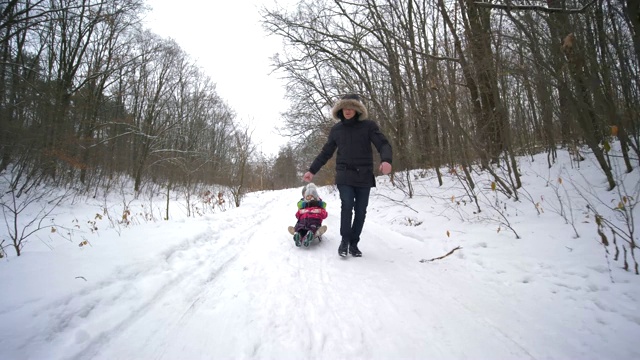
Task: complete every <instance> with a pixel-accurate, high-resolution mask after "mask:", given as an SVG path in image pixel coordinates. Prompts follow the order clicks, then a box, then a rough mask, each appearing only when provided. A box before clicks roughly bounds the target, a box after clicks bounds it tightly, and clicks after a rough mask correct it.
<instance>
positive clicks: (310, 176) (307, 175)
mask: <svg viewBox="0 0 640 360" xmlns="http://www.w3.org/2000/svg"><path fill="white" fill-rule="evenodd" d="M311 180H313V174H312V173H311V171H307V172H306V173H304V176H303V177H302V181H305V182H311Z"/></svg>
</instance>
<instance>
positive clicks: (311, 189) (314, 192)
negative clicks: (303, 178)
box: [302, 183, 320, 200]
mask: <svg viewBox="0 0 640 360" xmlns="http://www.w3.org/2000/svg"><path fill="white" fill-rule="evenodd" d="M308 195H311V196H313V199H314V200H320V196H319V195H318V188H317V187H316V184H314V183H308V184H307V185H306V186H305V187H304V188H302V196H303V197H305V198H306V197H307V196H308Z"/></svg>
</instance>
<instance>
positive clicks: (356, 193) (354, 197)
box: [338, 185, 371, 244]
mask: <svg viewBox="0 0 640 360" xmlns="http://www.w3.org/2000/svg"><path fill="white" fill-rule="evenodd" d="M338 191H339V192H340V201H341V202H342V211H341V212H340V235H341V236H342V238H343V239H346V240H349V242H350V243H352V244H357V243H358V241H360V233H362V227H363V226H364V218H365V216H366V215H367V205H369V193H370V192H371V188H370V187H358V186H349V185H338ZM354 212H355V215H354ZM352 217H353V222H352V221H351V220H352Z"/></svg>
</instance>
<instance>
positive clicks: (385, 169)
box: [380, 161, 391, 175]
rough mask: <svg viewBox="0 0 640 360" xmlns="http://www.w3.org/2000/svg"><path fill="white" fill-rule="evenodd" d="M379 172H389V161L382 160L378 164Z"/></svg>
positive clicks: (387, 173) (384, 173) (385, 173)
mask: <svg viewBox="0 0 640 360" xmlns="http://www.w3.org/2000/svg"><path fill="white" fill-rule="evenodd" d="M380 172H381V173H382V174H383V175H389V174H390V173H391V164H389V163H388V162H386V161H383V162H382V163H381V164H380Z"/></svg>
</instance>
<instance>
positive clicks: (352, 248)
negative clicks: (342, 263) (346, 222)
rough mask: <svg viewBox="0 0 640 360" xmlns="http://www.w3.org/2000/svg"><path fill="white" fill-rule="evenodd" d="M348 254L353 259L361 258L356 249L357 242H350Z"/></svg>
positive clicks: (359, 252)
mask: <svg viewBox="0 0 640 360" xmlns="http://www.w3.org/2000/svg"><path fill="white" fill-rule="evenodd" d="M349 254H351V255H352V256H354V257H361V256H362V251H360V249H358V242H357V241H355V242H352V243H351V244H349Z"/></svg>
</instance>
